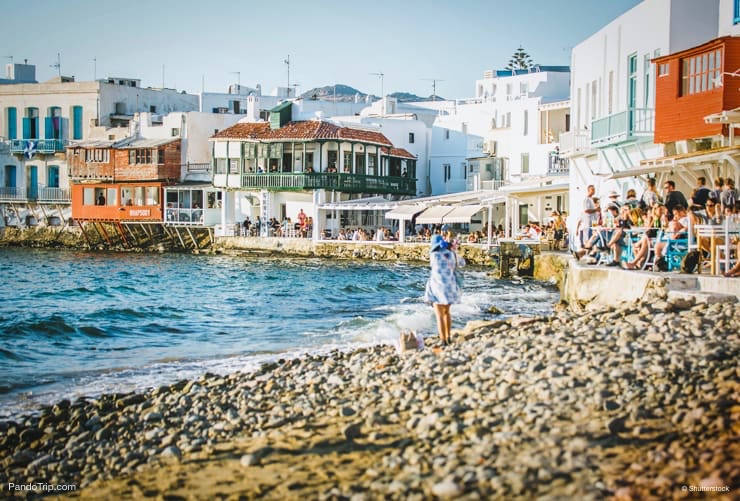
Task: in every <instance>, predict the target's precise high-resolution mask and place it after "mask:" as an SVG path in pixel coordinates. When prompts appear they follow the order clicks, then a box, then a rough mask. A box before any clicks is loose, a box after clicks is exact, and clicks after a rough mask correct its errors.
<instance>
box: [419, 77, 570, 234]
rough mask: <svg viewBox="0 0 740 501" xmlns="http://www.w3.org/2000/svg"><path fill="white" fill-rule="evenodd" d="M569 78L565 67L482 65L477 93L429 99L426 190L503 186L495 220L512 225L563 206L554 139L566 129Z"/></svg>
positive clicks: (561, 168)
mask: <svg viewBox="0 0 740 501" xmlns="http://www.w3.org/2000/svg"><path fill="white" fill-rule="evenodd" d="M569 76H570V73H569V69H568V68H567V67H546V66H538V67H534V68H531V69H529V70H520V71H514V72H512V71H508V70H502V71H495V72H494V71H487V72H485V74H484V78H483V79H481V80H478V81H476V85H475V91H476V97H474V98H472V99H467V100H459V101H445V102H442V103H439V102H434V103H430V104H431V105H432V106H433V107H434V108H435V109H436V110H437V117H436V119H435V121H434V126H433V128H432V132H431V151H430V167H429V172H430V186H431V194H432V195H433V196H435V195H443V194H449V193H458V192H462V191H466V190H502V191H501V199H502V202H501V203H502V204H505V206H506V208H505V210H498V214H499V216H498V217H497V224H502V223H503V222H504V218H506V220H507V221H508V222H509V225H507V226H510V227H511V228H517V227H519V226H520V225H523V224H526V223H527V222H529V221H538V222H543V221H545V220H546V219H547V218H548V217H549V216H550V213H551V212H552V211H553V210H562V209H563V208H565V207H567V200H566V198H567V188H566V187H565V186H564V184H565V183H564V181H565V179H564V176H565V175H567V170H568V166H567V162H566V161H565V160H564V159H562V158H561V157H560V156H558V155H557V146H558V144H557V138H558V135H559V133H560V132H563V131H566V130H567V129H568V127H569V102H568V94H569ZM415 104H416V105H417V106H423V105H425V104H427V103H415ZM507 185H510V186H508V187H507ZM520 185H521V187H522V190H519V189H518V186H520ZM507 231H508V228H507Z"/></svg>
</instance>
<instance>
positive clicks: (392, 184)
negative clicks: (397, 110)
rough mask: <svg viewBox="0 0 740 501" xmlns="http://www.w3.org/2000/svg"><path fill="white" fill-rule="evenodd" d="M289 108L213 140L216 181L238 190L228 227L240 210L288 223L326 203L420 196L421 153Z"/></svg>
mask: <svg viewBox="0 0 740 501" xmlns="http://www.w3.org/2000/svg"><path fill="white" fill-rule="evenodd" d="M291 106H292V105H291V103H290V102H286V103H283V104H281V105H279V106H277V107H276V108H274V109H272V110H271V113H270V122H258V123H237V124H234V125H233V126H231V127H228V128H226V129H224V130H221V131H219V132H218V133H216V134H214V135H213V136H212V137H211V141H212V146H213V150H212V151H213V155H212V156H213V162H214V165H213V172H214V175H213V185H214V186H215V187H216V188H220V189H224V190H226V192H227V193H229V192H231V193H232V196H231V197H230V199H229V197H228V196H227V200H226V202H225V204H224V206H225V208H224V210H225V213H224V215H223V217H222V220H223V221H224V223H225V225H226V226H228V224H229V223H234V224H235V223H237V222H238V220H237V219H238V217H240V216H238V214H247V215H249V214H252V218H251V219H253V220H254V219H256V215H259V217H260V219H261V220H262V221H266V220H269V219H271V218H275V219H277V220H278V221H283V220H285V219H287V218H293V219H295V217H296V215H297V214H298V213H299V211H300V209H304V210H305V213H307V214H311V213H312V212H313V211H312V209H313V208H315V207H316V206H317V205H318V204H320V203H323V202H325V201H327V200H332V201H340V200H347V199H349V198H357V197H363V196H371V195H384V196H390V197H393V198H396V199H397V198H399V197H403V196H414V195H416V157H415V156H414V155H412V154H411V153H409V152H408V151H406V150H404V149H401V148H395V147H394V146H393V144H392V143H391V141H390V140H389V139H388V138H387V137H386V136H385V135H383V134H382V133H381V132H380V130H379V129H378V128H375V127H368V126H362V125H355V124H352V125H341V124H338V123H335V122H330V121H325V120H306V121H291V119H290V118H291ZM325 223H326V222H325V221H323V222H321V223H320V226H321V227H322V228H323V227H326V224H325ZM330 226H333V227H336V226H337V225H336V224H333V225H330ZM225 233H226V234H228V233H230V232H228V230H226V231H225ZM263 233H264V232H263Z"/></svg>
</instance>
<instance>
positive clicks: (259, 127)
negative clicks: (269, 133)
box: [211, 122, 270, 139]
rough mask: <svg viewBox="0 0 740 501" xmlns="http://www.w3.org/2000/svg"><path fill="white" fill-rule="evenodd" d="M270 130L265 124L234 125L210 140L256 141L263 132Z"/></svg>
mask: <svg viewBox="0 0 740 501" xmlns="http://www.w3.org/2000/svg"><path fill="white" fill-rule="evenodd" d="M269 129H270V124H269V123H267V122H253V123H236V124H234V125H232V126H231V127H227V128H226V129H223V130H220V131H218V132H217V133H216V134H214V135H213V136H211V139H257V137H258V136H259V135H261V134H262V133H264V131H265V130H269Z"/></svg>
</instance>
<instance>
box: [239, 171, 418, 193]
mask: <svg viewBox="0 0 740 501" xmlns="http://www.w3.org/2000/svg"><path fill="white" fill-rule="evenodd" d="M241 187H242V188H243V189H247V190H268V191H303V190H332V191H341V192H345V193H378V194H393V195H415V194H416V179H413V178H408V177H396V176H364V175H359V174H342V173H327V172H317V173H305V174H304V173H264V174H242V183H241Z"/></svg>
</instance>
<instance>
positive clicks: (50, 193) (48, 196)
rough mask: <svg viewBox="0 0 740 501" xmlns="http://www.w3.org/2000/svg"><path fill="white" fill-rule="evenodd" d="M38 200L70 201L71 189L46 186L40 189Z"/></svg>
mask: <svg viewBox="0 0 740 501" xmlns="http://www.w3.org/2000/svg"><path fill="white" fill-rule="evenodd" d="M36 200H38V201H39V202H69V201H70V200H71V198H70V196H69V190H65V189H62V188H49V187H46V186H44V187H42V188H39V189H38V196H37V198H36Z"/></svg>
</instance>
